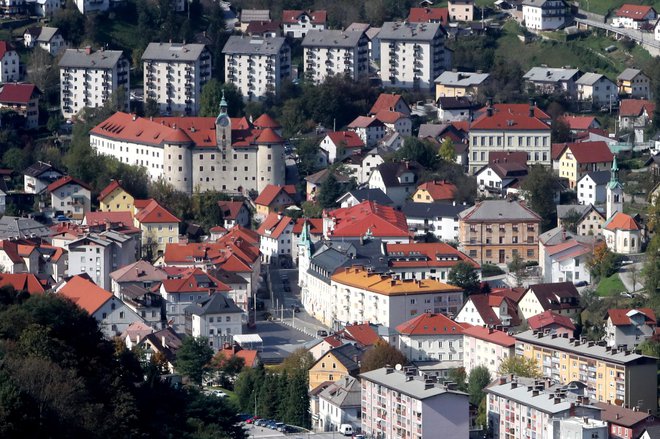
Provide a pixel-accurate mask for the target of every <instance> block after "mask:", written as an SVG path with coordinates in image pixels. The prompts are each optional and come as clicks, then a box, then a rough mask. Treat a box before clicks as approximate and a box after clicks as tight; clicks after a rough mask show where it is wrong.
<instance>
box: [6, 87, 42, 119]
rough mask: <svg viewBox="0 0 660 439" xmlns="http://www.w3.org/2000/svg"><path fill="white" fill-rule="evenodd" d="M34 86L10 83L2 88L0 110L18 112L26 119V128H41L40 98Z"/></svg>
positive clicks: (39, 93)
mask: <svg viewBox="0 0 660 439" xmlns="http://www.w3.org/2000/svg"><path fill="white" fill-rule="evenodd" d="M40 96H41V91H39V89H38V88H37V86H36V85H34V84H27V83H25V84H16V83H9V84H3V85H1V86H0V108H4V109H8V110H11V111H14V112H16V113H17V114H19V115H21V116H23V117H24V118H25V128H27V129H35V128H38V127H39V97H40Z"/></svg>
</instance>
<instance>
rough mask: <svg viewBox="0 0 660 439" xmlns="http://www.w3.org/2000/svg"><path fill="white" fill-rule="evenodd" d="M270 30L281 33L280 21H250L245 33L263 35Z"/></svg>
mask: <svg viewBox="0 0 660 439" xmlns="http://www.w3.org/2000/svg"><path fill="white" fill-rule="evenodd" d="M270 32H274V33H275V34H279V32H280V22H279V21H250V22H249V23H248V25H247V28H245V33H246V34H248V35H263V34H265V33H270Z"/></svg>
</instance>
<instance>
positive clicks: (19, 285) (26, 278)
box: [0, 273, 46, 294]
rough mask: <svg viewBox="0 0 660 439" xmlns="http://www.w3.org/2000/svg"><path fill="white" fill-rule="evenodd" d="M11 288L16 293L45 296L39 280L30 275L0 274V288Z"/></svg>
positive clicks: (44, 290)
mask: <svg viewBox="0 0 660 439" xmlns="http://www.w3.org/2000/svg"><path fill="white" fill-rule="evenodd" d="M4 287H12V288H13V289H14V290H15V291H17V292H23V291H24V292H27V293H30V294H45V293H46V289H45V288H44V285H43V284H42V282H41V281H40V280H39V278H38V277H37V276H36V275H34V274H32V273H2V274H0V288H4Z"/></svg>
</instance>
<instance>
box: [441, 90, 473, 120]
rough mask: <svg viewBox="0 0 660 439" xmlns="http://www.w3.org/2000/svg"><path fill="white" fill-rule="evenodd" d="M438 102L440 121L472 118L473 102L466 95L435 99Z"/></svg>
mask: <svg viewBox="0 0 660 439" xmlns="http://www.w3.org/2000/svg"><path fill="white" fill-rule="evenodd" d="M436 100H437V104H438V121H440V122H442V123H449V122H459V121H468V120H470V119H471V118H472V110H473V109H474V104H473V103H472V101H470V99H468V98H466V97H458V98H447V97H442V96H441V97H439V98H437V99H436Z"/></svg>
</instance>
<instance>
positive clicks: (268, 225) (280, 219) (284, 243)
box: [257, 212, 294, 265]
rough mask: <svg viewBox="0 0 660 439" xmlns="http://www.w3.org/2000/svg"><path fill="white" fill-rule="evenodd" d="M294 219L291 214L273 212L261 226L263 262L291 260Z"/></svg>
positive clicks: (259, 231)
mask: <svg viewBox="0 0 660 439" xmlns="http://www.w3.org/2000/svg"><path fill="white" fill-rule="evenodd" d="M293 226H294V220H293V218H291V217H289V216H282V214H280V213H275V212H271V213H269V214H268V216H267V217H266V218H265V219H264V221H263V222H262V223H261V225H260V226H259V229H258V230H257V233H259V235H260V236H261V245H260V246H259V250H260V251H261V258H262V262H264V263H266V264H271V263H274V264H276V265H278V264H281V263H283V262H284V260H288V261H291V258H292V257H293V256H292V251H291V248H292V245H291V241H292V232H293Z"/></svg>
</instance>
